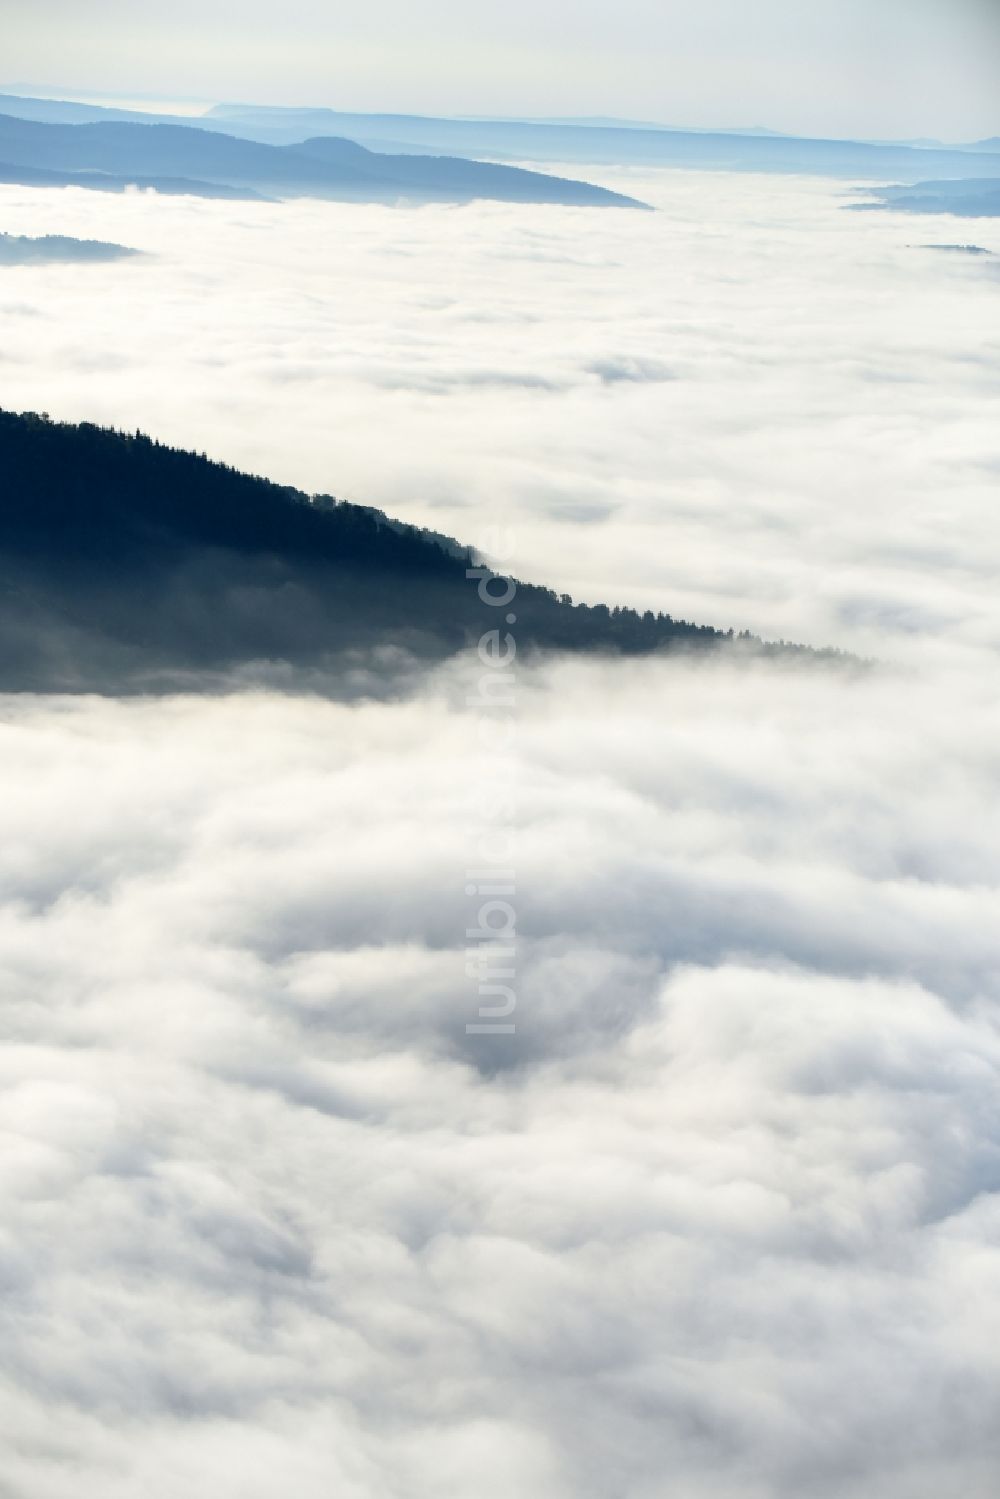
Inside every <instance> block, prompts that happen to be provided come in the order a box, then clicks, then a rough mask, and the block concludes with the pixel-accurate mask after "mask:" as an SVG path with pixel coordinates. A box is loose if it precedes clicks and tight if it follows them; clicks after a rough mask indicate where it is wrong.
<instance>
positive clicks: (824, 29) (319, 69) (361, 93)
mask: <svg viewBox="0 0 1000 1499" xmlns="http://www.w3.org/2000/svg"><path fill="white" fill-rule="evenodd" d="M0 58H2V61H0V84H2V85H4V86H8V87H9V86H10V85H12V84H19V85H25V84H27V85H32V86H35V87H44V86H56V87H58V88H64V89H65V90H66V92H67V94H77V95H81V94H83V93H86V92H94V91H107V92H118V93H121V94H122V95H125V96H128V97H135V96H136V95H137V94H140V93H155V94H158V95H162V96H163V97H165V98H169V99H171V100H173V99H179V98H183V97H185V96H187V97H191V98H197V99H208V100H218V99H230V100H232V99H242V100H252V101H255V102H261V103H272V104H326V105H331V106H333V107H340V108H344V109H364V110H388V111H397V110H399V111H414V112H421V113H441V114H513V115H519V114H520V115H539V114H541V115H548V114H563V115H594V114H608V115H621V116H627V117H630V118H641V119H648V120H656V121H659V122H662V123H667V124H691V125H719V126H726V125H730V126H748V125H765V126H769V127H771V128H773V129H779V130H789V131H796V132H800V133H814V134H818V135H867V136H874V137H879V136H885V137H896V138H906V137H911V136H924V135H928V136H937V137H940V138H943V139H949V140H956V141H957V140H965V139H972V138H980V137H983V136H986V135H993V134H997V133H1000V103H998V100H1000V3H998V0H572V3H570V0H561V3H554V0H475V3H469V0H422V3H420V4H414V0H366V4H365V5H364V6H361V5H359V4H358V3H357V0H281V3H280V4H279V3H277V0H142V4H141V5H137V4H136V3H135V0H0Z"/></svg>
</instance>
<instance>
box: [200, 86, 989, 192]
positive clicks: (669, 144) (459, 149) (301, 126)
mask: <svg viewBox="0 0 1000 1499" xmlns="http://www.w3.org/2000/svg"><path fill="white" fill-rule="evenodd" d="M199 123H200V124H202V125H204V126H208V125H210V124H215V125H217V126H221V127H223V128H225V129H229V130H233V131H238V132H239V133H240V134H241V135H244V136H247V137H252V138H254V139H257V140H260V141H269V142H272V143H286V144H290V143H293V142H295V141H297V140H298V141H301V140H303V139H305V138H307V137H308V136H311V135H345V136H349V137H350V138H351V140H356V141H359V142H361V143H362V144H364V145H366V146H369V147H372V148H373V149H375V150H393V151H397V152H400V151H405V152H427V151H431V152H437V151H447V152H451V153H456V154H458V155H461V156H476V157H481V156H486V157H493V158H498V159H507V160H515V161H537V162H543V163H544V162H549V161H553V162H555V161H562V162H567V161H572V162H589V163H593V164H600V163H622V164H626V165H638V166H647V165H648V166H672V167H690V168H699V169H701V170H726V171H750V172H804V173H812V174H818V175H823V176H833V177H869V178H879V177H889V178H898V179H902V180H916V179H918V178H921V177H927V176H928V175H930V174H931V173H940V175H941V176H968V175H970V174H971V172H972V171H976V172H978V173H993V174H994V175H995V176H997V177H1000V147H998V148H997V150H996V152H993V153H990V152H989V151H985V150H984V151H983V152H981V153H980V154H978V155H976V154H974V153H973V152H972V151H971V150H965V149H955V148H941V149H925V148H918V147H913V146H904V145H892V144H887V143H872V142H866V141H837V140H817V139H808V138H804V137H798V136H786V135H778V134H771V133H768V132H765V131H760V132H750V131H740V132H736V131H712V130H676V129H669V130H668V129H665V128H663V127H643V126H641V125H629V124H624V125H600V124H590V125H587V124H577V123H573V122H569V121H540V122H533V121H529V120H485V119H475V120H469V119H466V120H461V119H440V118H433V117H430V116H421V115H403V114H357V113H345V112H340V111H336V110H331V109H276V108H270V107H262V106H257V105H247V104H226V105H217V106H216V107H215V108H214V109H212V110H211V111H210V112H209V114H208V115H207V116H205V117H203V118H202V119H201V120H200V122H199ZM987 144H988V143H987Z"/></svg>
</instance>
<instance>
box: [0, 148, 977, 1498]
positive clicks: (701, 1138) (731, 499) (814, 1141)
mask: <svg viewBox="0 0 1000 1499" xmlns="http://www.w3.org/2000/svg"><path fill="white" fill-rule="evenodd" d="M612 185H613V184H612ZM633 186H634V187H635V188H636V190H639V188H640V186H641V189H642V194H643V195H645V196H647V197H649V198H655V200H656V201H657V203H658V204H659V205H660V209H661V211H660V212H659V213H657V214H656V215H641V214H628V213H617V212H616V213H597V212H581V211H577V210H545V211H540V210H529V211H527V212H526V213H525V212H524V211H523V210H515V209H512V208H506V207H497V206H479V207H475V208H472V209H469V210H449V209H420V210H410V209H397V210H389V209H347V208H338V207H335V206H331V205H317V204H297V205H283V206H280V207H279V206H272V205H261V206H255V205H237V206H235V207H234V206H233V205H218V204H203V203H194V202H182V201H175V202H171V201H164V200H158V199H147V198H144V197H140V196H136V197H128V198H122V199H114V198H105V197H104V196H103V195H98V194H92V195H89V196H88V195H85V194H78V193H59V194H48V193H29V192H27V191H25V190H21V189H4V190H3V191H2V194H0V212H2V214H3V216H4V221H3V223H2V224H0V227H2V228H6V229H8V230H9V231H11V232H20V233H25V232H33V233H44V232H53V233H54V232H61V233H75V234H78V235H81V236H91V237H103V238H108V239H114V240H119V241H121V242H124V243H127V244H133V245H136V246H138V247H140V248H143V249H147V250H149V251H151V252H153V253H151V254H150V257H149V258H148V260H146V261H144V262H141V263H138V264H136V265H131V264H130V265H128V266H127V267H116V268H114V269H113V270H109V269H107V268H102V267H85V268H80V267H75V268H60V267H49V268H45V270H44V271H31V272H27V273H25V272H21V271H18V272H17V273H16V275H15V274H14V273H11V274H10V275H8V276H5V277H4V279H3V281H2V282H0V309H2V311H3V314H4V326H5V329H6V330H8V331H7V335H6V336H5V340H4V343H3V347H2V349H0V402H2V404H4V405H7V406H12V407H15V408H23V407H34V408H39V409H46V410H49V411H50V412H51V413H52V414H53V415H54V416H61V417H73V418H76V417H84V416H89V417H91V418H92V419H101V420H107V421H110V422H114V423H116V424H118V425H122V426H128V427H131V426H142V427H143V428H145V429H147V430H151V431H153V432H156V433H157V434H158V435H160V436H163V437H167V438H169V439H171V440H174V441H177V442H183V443H185V444H190V445H193V446H196V447H199V448H204V449H206V450H208V451H209V452H211V453H212V454H213V455H215V456H219V457H222V458H226V459H229V460H232V461H236V462H239V463H241V464H245V465H248V466H250V467H253V468H255V469H258V470H262V471H264V472H267V473H268V474H271V475H273V476H274V477H275V478H278V479H282V480H286V481H292V482H297V483H299V484H301V485H303V486H304V487H306V488H309V489H326V490H332V491H334V492H338V493H341V494H344V495H345V496H347V497H350V498H354V499H359V500H366V501H371V502H374V503H378V504H382V505H384V506H385V507H386V508H389V509H392V510H393V511H395V512H397V513H399V514H403V515H405V516H407V517H408V518H410V519H414V520H419V521H421V522H422V523H429V524H432V525H434V526H436V527H437V528H439V529H447V530H452V531H455V532H458V533H459V534H461V535H463V536H464V537H467V538H469V539H471V540H473V541H475V540H478V539H480V538H482V537H483V536H485V535H486V532H487V530H488V528H489V527H490V526H491V525H493V524H496V523H497V522H500V523H503V524H505V525H507V526H509V527H511V528H512V529H513V531H514V533H515V538H516V545H517V553H516V558H517V563H518V566H520V568H521V569H522V571H524V572H525V573H528V574H530V575H531V576H532V577H533V578H537V579H539V580H544V581H546V582H550V583H552V584H554V585H555V586H557V587H559V588H567V589H570V590H571V591H574V592H576V593H578V594H580V595H582V596H586V597H590V598H605V599H609V600H612V601H614V600H618V599H620V600H622V601H627V602H633V603H637V604H642V605H643V606H645V605H646V604H647V603H648V604H655V605H656V606H657V607H664V608H668V609H672V610H673V611H674V612H678V613H686V614H688V615H690V616H692V617H695V618H698V619H701V620H704V621H706V622H716V623H721V624H724V625H728V624H733V625H735V626H737V627H739V626H741V625H744V624H746V625H750V626H753V627H756V628H759V629H762V630H765V631H766V632H770V633H775V634H785V635H788V636H792V637H794V638H799V639H808V640H815V641H816V642H821V643H827V642H829V643H833V644H838V645H842V646H846V647H849V648H851V649H854V650H859V651H864V652H870V653H871V654H873V655H877V656H879V657H880V658H881V659H882V662H883V664H882V665H879V666H878V667H876V668H875V669H873V670H869V671H860V672H859V671H849V670H841V671H830V670H816V669H812V670H809V669H802V668H801V667H800V666H795V665H789V664H781V663H772V664H766V663H756V664H753V663H748V662H739V661H727V660H722V659H720V660H718V661H716V662H714V663H711V664H705V663H702V664H700V665H699V664H697V663H693V662H691V661H685V660H682V659H677V660H670V659H667V660H656V661H640V662H632V663H621V662H617V663H615V662H601V661H589V662H588V661H579V660H576V661H552V662H549V663H545V664H539V663H530V662H518V663H517V672H516V677H517V682H516V710H515V713H514V720H515V727H516V734H515V736H514V738H513V739H509V738H508V737H507V736H506V735H505V734H504V733H502V732H501V727H502V726H501V724H500V723H499V721H497V720H496V719H495V718H494V716H492V715H490V714H489V713H484V712H483V711H482V710H481V709H478V708H475V707H471V706H470V705H469V701H468V699H469V697H470V695H471V694H473V693H474V689H475V683H476V679H477V676H478V674H479V673H480V671H481V670H482V668H481V667H480V666H479V665H478V664H477V663H476V662H475V661H458V662H455V663H452V664H451V665H449V666H446V667H443V668H440V669H438V670H437V671H435V672H433V673H431V674H430V675H426V676H421V677H419V678H418V677H414V679H413V681H412V683H411V684H410V688H409V690H408V691H405V692H403V693H402V694H401V695H399V696H397V697H396V698H394V699H393V700H390V701H374V700H372V701H355V702H350V703H348V702H331V701H327V700H322V699H320V698H317V697H312V696H309V695H308V694H306V693H301V692H300V693H296V692H294V691H290V692H288V693H279V692H276V691H246V692H241V693H234V694H230V695H227V696H217V697H200V698H195V697H190V698H188V697H171V698H165V699H160V700H154V699H149V700H141V699H140V700H130V701H126V700H112V699H102V698H98V697H89V698H87V697H83V698H68V697H67V698H58V699H56V698H40V697H31V696H8V697H6V698H3V699H0V777H2V782H3V785H4V787H5V789H6V792H7V795H6V796H5V798H4V800H3V802H2V803H0V830H2V836H0V993H2V996H3V1006H2V1013H3V1021H4V1028H5V1033H6V1037H7V1041H6V1045H5V1046H4V1048H3V1050H2V1052H0V1069H2V1073H3V1077H2V1088H0V1193H2V1199H3V1207H2V1212H0V1287H2V1295H3V1337H2V1344H0V1368H2V1371H3V1372H2V1383H0V1412H2V1414H0V1494H3V1496H4V1499H7V1496H10V1499H22V1496H27V1495H30V1496H31V1499H71V1496H72V1499H76V1496H77V1495H79V1494H80V1493H81V1492H89V1493H99V1494H100V1495H101V1496H102V1499H132V1496H134V1495H135V1494H143V1495H147V1496H149V1499H175V1496H176V1495H178V1494H188V1493H194V1494H201V1493H206V1494H208V1493H211V1494H212V1495H213V1496H219V1499H272V1496H273V1495H274V1494H275V1493H276V1492H278V1491H281V1490H283V1489H288V1490H289V1491H291V1492H294V1493H295V1494H296V1495H300V1496H302V1499H328V1496H329V1495H331V1494H336V1495H337V1496H338V1499H339V1496H343V1499H426V1496H428V1495H434V1496H436V1499H437V1496H440V1499H467V1496H469V1495H472V1494H475V1495H477V1496H482V1499H524V1496H531V1499H536V1496H537V1499H608V1496H609V1495H615V1496H621V1499H802V1496H803V1495H808V1496H810V1499H845V1496H846V1499H872V1496H877V1499H939V1496H940V1495H941V1494H942V1492H946V1493H955V1494H961V1495H962V1496H963V1499H993V1496H994V1495H995V1493H996V1491H997V1483H998V1478H1000V1437H998V1434H997V1422H996V1410H997V1396H998V1391H1000V1351H998V1350H1000V1312H998V1309H1000V1250H998V1247H997V1246H998V1235H1000V1195H998V1193H1000V1086H998V1084H1000V1003H998V983H1000V932H998V923H997V920H996V910H997V894H998V886H1000V795H998V792H1000V760H998V757H997V754H996V746H997V743H998V736H1000V703H998V699H997V694H996V690H995V676H996V654H995V652H996V647H997V644H998V638H1000V607H998V605H997V602H996V599H995V596H994V585H993V580H994V578H995V573H996V565H997V562H998V560H1000V559H998V556H997V552H998V549H1000V540H998V531H997V528H996V525H995V522H994V513H995V512H994V509H993V506H994V504H995V492H996V484H997V479H998V476H1000V452H998V445H997V443H996V434H995V421H993V418H992V409H991V405H992V402H993V400H994V399H995V394H996V386H997V383H998V376H997V364H996V354H997V345H998V343H1000V324H998V323H997V319H996V307H997V297H998V295H1000V286H998V282H997V278H996V275H995V272H994V271H993V269H992V267H991V265H990V263H989V261H988V259H985V258H983V259H980V258H973V257H965V256H962V255H960V254H932V253H930V252H928V251H923V250H921V249H919V248H916V247H917V246H918V245H922V244H924V243H947V242H952V241H956V240H961V239H962V238H965V237H967V236H965V235H963V234H962V233H961V232H956V227H955V225H954V224H951V223H947V222H944V223H942V222H939V221H933V220H928V221H921V220H910V219H904V218H899V219H897V218H895V217H892V216H888V215H886V216H883V215H879V214H874V213H873V214H855V213H846V212H843V211H842V205H843V202H844V201H845V199H844V197H843V190H842V189H840V188H838V187H836V186H831V185H829V184H826V183H816V182H808V181H782V180H778V179H768V180H763V179H751V178H743V177H732V178H730V177H725V176H712V177H707V176H706V177H700V176H694V175H684V174H664V175H663V176H661V177H660V178H658V179H655V180H645V179H644V180H642V182H641V184H640V183H639V182H638V181H636V182H634V183H633ZM998 232H1000V231H997V230H993V229H990V228H989V226H985V227H984V226H982V225H976V229H975V235H976V238H977V240H978V241H979V242H980V243H983V244H992V245H993V246H994V247H995V248H1000V240H998V239H997V234H998ZM991 236H992V237H991ZM498 782H499V783H502V784H503V785H504V786H505V787H506V788H507V790H506V792H505V796H504V801H505V802H506V803H507V805H506V807H505V808H504V815H503V818H502V819H501V820H502V821H504V822H505V823H506V824H507V825H508V827H509V830H510V831H512V832H513V835H514V837H513V844H512V847H511V848H510V849H509V850H508V851H507V852H506V853H505V858H506V857H509V859H510V861H511V863H512V865H513V867H514V869H515V873H516V887H517V889H516V896H515V899H514V903H515V905H516V910H517V917H518V924H519V945H518V953H517V961H516V970H517V971H516V988H517V995H518V1003H517V1009H516V1030H515V1033H514V1034H513V1035H503V1036H499V1035H469V1034H468V1033H467V1032H466V1025H467V1023H469V1022H470V1021H475V1020H476V1018H477V1017H476V1006H477V1003H478V1000H477V995H476V988H475V983H474V979H473V978H472V977H470V975H469V973H468V971H467V966H466V951H465V949H466V935H465V934H466V930H467V928H468V926H469V923H470V920H474V919H475V907H476V900H475V899H470V897H469V895H468V894H467V891H466V871H468V870H469V869H470V868H475V867H477V866H479V865H482V863H483V858H484V853H486V852H488V850H484V848H483V847H482V842H483V836H484V829H486V828H489V827H490V826H491V825H492V824H494V823H495V822H496V821H497V799H496V795H495V787H496V785H497V783H498Z"/></svg>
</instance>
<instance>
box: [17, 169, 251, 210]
mask: <svg viewBox="0 0 1000 1499" xmlns="http://www.w3.org/2000/svg"><path fill="white" fill-rule="evenodd" d="M0 183H9V184H12V185H15V186H18V187H85V188H89V189H91V190H92V191H94V192H101V193H124V192H127V191H128V190H129V189H132V188H141V189H142V190H143V191H148V192H156V193H166V194H167V195H169V196H174V197H188V198H224V199H238V200H255V201H257V202H262V201H264V195H263V194H262V193H257V192H254V190H253V188H251V187H227V186H226V185H225V184H224V183H221V182H199V181H197V180H196V179H194V178H190V177H151V176H149V175H147V174H146V173H144V172H130V173H128V174H127V175H126V176H115V175H114V174H113V173H110V172H94V171H85V172H59V171H55V172H53V171H47V170H46V169H45V168H44V167H28V166H11V165H10V164H9V163H8V162H5V161H3V160H0Z"/></svg>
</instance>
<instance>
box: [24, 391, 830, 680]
mask: <svg viewBox="0 0 1000 1499" xmlns="http://www.w3.org/2000/svg"><path fill="white" fill-rule="evenodd" d="M0 472H2V474H3V476H4V485H3V490H2V496H0V690H5V691H11V690H35V691H73V690H94V691H105V692H107V691H110V692H131V691H138V690H156V689H160V688H174V687H177V686H188V687H190V686H196V687H205V686H213V685H217V683H218V682H219V681H223V680H227V679H229V680H231V679H232V678H233V677H234V676H238V675H239V674H243V675H244V677H245V676H246V674H247V673H248V672H249V673H251V675H252V674H254V673H256V674H257V675H258V676H259V675H260V674H261V673H262V672H265V673H266V672H267V671H270V672H272V673H273V672H274V671H275V670H280V671H284V672H286V673H287V672H293V673H298V674H301V673H305V674H307V675H311V676H313V677H314V678H316V679H317V680H324V685H327V686H329V687H330V688H331V689H335V687H336V683H337V680H338V677H342V676H343V672H344V663H345V661H346V660H347V659H348V658H349V657H350V656H351V654H352V653H355V654H358V653H362V654H365V655H367V656H369V657H370V656H371V655H372V653H373V652H375V653H377V652H378V651H379V650H382V651H383V653H384V651H385V648H391V649H392V650H395V652H396V654H397V655H398V654H399V650H402V651H405V652H407V653H409V655H410V656H411V657H415V658H417V659H418V660H422V661H425V662H431V661H435V660H441V659H443V658H445V657H447V656H449V655H452V654H454V653H455V652H458V651H460V650H462V649H464V648H465V647H466V646H468V645H470V644H473V643H475V642H476V641H477V640H478V639H479V638H480V637H481V635H482V634H483V632H484V631H485V630H489V629H495V628H497V627H498V626H499V627H502V628H506V626H505V625H504V623H503V618H502V617H501V616H502V614H505V613H506V612H507V611H506V610H504V611H501V610H498V609H494V608H490V607H488V606H487V605H485V604H483V603H482V602H481V601H480V599H479V597H478V589H477V585H476V582H475V581H474V580H470V579H468V578H467V576H466V568H467V566H468V565H469V563H470V561H471V560H473V559H472V558H471V554H470V553H469V552H468V551H467V550H466V549H464V548H462V547H460V546H459V545H458V544H457V543H454V542H451V541H450V540H449V539H448V538H441V537H438V536H437V535H435V534H434V533H430V532H423V531H420V530H419V529H417V528H415V527H412V526H408V525H405V524H403V523H401V522H396V521H392V520H390V519H388V518H387V517H386V516H384V515H383V514H381V512H379V511H376V510H372V509H369V508H367V507H364V506H358V505H352V504H346V503H343V502H339V501H336V500H334V499H331V498H330V497H329V496H314V497H312V498H310V497H309V496H306V495H304V494H302V493H301V492H300V491H298V490H295V489H289V488H284V487H282V486H280V485H277V484H273V483H271V482H270V481H268V480H266V479H260V478H254V477H251V476H250V475H247V474H242V473H239V472H238V471H237V470H235V469H232V468H229V467H228V466H226V465H225V464H220V463H213V462H210V461H209V460H208V459H207V458H205V457H203V456H199V455H198V454H195V453H189V452H183V451H179V450H177V449H174V448H169V447H164V446H162V445H161V444H159V443H157V442H154V441H152V440H151V439H150V438H148V437H145V436H143V435H142V434H140V433H136V434H134V435H128V434H125V433H121V432H115V431H112V430H108V429H106V428H100V427H95V426H91V425H89V424H87V423H84V424H82V425H80V426H71V425H66V424H61V423H55V422H52V421H50V420H49V419H48V418H47V417H45V416H36V415H34V414H30V413H29V414H26V415H14V414H12V413H10V412H2V411H0ZM512 608H513V609H514V610H515V611H516V614H517V628H516V637H517V644H518V649H519V650H520V651H522V652H531V651H533V650H534V651H537V650H545V649H551V650H561V651H602V652H617V653H624V654H630V655H634V654H643V653H648V652H652V651H659V650H665V649H699V650H705V649H711V648H714V647H719V646H722V645H724V644H727V643H728V642H729V641H730V640H731V639H732V632H731V631H727V632H723V631H720V630H716V629H711V628H708V627H702V626H696V625H693V624H689V623H687V622H686V621H682V620H675V619H672V618H671V617H670V616H669V615H667V614H655V615H654V614H652V613H651V612H647V613H645V614H639V613H637V612H635V611H634V610H631V609H617V608H616V609H608V608H607V607H606V606H604V605H596V606H588V605H582V604H573V603H572V601H571V600H570V599H569V598H568V597H567V596H565V595H563V596H561V597H559V596H557V595H556V594H555V593H553V592H551V590H549V589H546V588H539V587H536V586H533V585H529V584H518V585H517V594H516V604H514V605H513V606H512ZM740 638H741V639H744V640H746V641H747V642H748V645H749V646H752V648H753V649H755V650H757V651H761V652H765V653H769V654H770V653H774V652H780V653H785V652H788V651H796V652H798V651H801V649H802V648H800V647H792V646H785V645H783V644H782V645H780V646H765V645H763V644H762V643H761V642H759V641H751V638H750V637H749V636H745V635H744V636H742V637H740ZM809 654H816V655H824V656H831V657H832V656H835V655H836V654H837V653H835V652H829V653H809Z"/></svg>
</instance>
